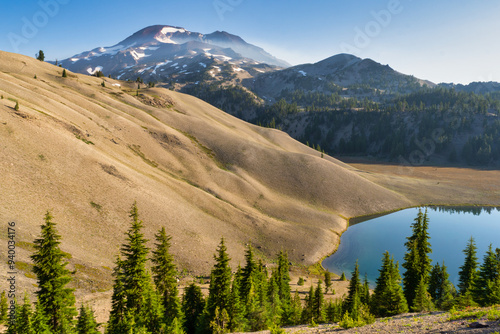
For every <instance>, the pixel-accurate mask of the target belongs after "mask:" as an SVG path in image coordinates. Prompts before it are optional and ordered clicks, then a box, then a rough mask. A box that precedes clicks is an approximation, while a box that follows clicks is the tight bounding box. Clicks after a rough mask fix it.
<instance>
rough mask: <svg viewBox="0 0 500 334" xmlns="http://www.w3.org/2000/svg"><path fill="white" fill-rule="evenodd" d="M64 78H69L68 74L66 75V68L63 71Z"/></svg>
mask: <svg viewBox="0 0 500 334" xmlns="http://www.w3.org/2000/svg"><path fill="white" fill-rule="evenodd" d="M62 77H63V78H67V77H68V74H67V73H66V69H65V68H64V69H63V71H62Z"/></svg>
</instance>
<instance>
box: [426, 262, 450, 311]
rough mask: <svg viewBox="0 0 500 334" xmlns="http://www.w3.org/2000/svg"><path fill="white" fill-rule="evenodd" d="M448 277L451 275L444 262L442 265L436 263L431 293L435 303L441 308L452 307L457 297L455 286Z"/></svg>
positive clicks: (431, 276) (433, 269) (430, 282)
mask: <svg viewBox="0 0 500 334" xmlns="http://www.w3.org/2000/svg"><path fill="white" fill-rule="evenodd" d="M448 278H449V275H448V271H447V270H446V266H445V265H444V262H443V264H442V265H439V263H436V265H435V266H434V267H433V268H432V270H431V274H430V279H429V293H430V295H431V297H432V299H433V301H434V304H435V305H436V306H437V307H439V308H441V309H449V308H451V306H452V304H453V299H454V298H455V296H454V295H455V287H454V286H453V284H452V283H451V282H450V281H449V279H448Z"/></svg>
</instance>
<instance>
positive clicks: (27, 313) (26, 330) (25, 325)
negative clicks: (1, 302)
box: [16, 293, 35, 334]
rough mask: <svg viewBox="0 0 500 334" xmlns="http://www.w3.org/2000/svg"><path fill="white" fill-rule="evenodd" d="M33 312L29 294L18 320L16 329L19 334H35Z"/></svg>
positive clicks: (25, 298) (26, 295) (26, 296)
mask: <svg viewBox="0 0 500 334" xmlns="http://www.w3.org/2000/svg"><path fill="white" fill-rule="evenodd" d="M32 317H33V311H32V310H31V302H30V300H29V298H28V294H27V293H26V294H25V295H24V302H23V305H22V306H21V310H20V311H19V315H18V317H17V319H16V329H17V333H23V334H35V332H34V331H33V324H32Z"/></svg>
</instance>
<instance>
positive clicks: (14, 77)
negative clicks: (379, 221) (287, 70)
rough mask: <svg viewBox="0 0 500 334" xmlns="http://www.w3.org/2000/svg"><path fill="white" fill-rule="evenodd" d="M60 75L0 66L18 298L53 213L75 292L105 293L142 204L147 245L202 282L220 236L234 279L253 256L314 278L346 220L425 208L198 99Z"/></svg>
mask: <svg viewBox="0 0 500 334" xmlns="http://www.w3.org/2000/svg"><path fill="white" fill-rule="evenodd" d="M62 71H63V69H62V68H60V67H56V66H53V65H50V64H48V63H43V62H40V61H38V60H35V59H31V58H28V57H24V56H20V55H15V54H9V53H5V52H0V94H1V95H2V96H3V99H1V100H0V142H1V145H0V147H1V151H2V155H1V156H2V158H1V159H0V171H1V173H0V184H1V189H2V201H1V204H0V222H3V224H5V226H6V225H7V222H8V221H11V220H14V221H16V222H17V235H16V238H17V242H18V249H17V257H18V261H20V262H22V263H26V264H25V265H24V266H23V271H22V273H24V274H25V275H24V276H23V280H24V281H21V283H20V284H21V285H23V284H24V285H25V286H30V285H31V283H32V282H33V281H28V278H27V276H28V277H31V276H32V275H31V274H30V273H29V265H28V263H29V262H30V261H29V259H28V256H29V254H30V251H31V244H30V243H31V242H32V241H33V240H34V239H35V237H37V236H38V234H39V231H40V230H39V225H40V224H41V223H42V220H43V215H44V213H45V212H46V210H48V209H50V210H51V212H52V214H53V216H54V221H55V222H56V223H57V224H58V230H59V232H60V234H61V235H62V237H63V242H62V249H63V250H64V251H65V252H68V253H70V254H71V255H72V259H71V265H72V266H73V267H75V268H76V269H80V270H77V277H79V279H78V280H77V285H78V286H79V287H81V288H84V289H90V290H99V289H106V288H107V285H106V283H105V281H106V280H105V279H104V278H105V277H109V274H110V269H109V268H111V267H112V262H113V260H114V257H115V256H116V254H117V253H118V249H119V245H120V244H121V242H122V241H123V237H124V235H123V232H124V231H125V230H126V228H127V227H128V223H129V219H128V210H129V208H130V207H131V205H132V203H133V202H134V201H137V204H138V207H139V210H140V215H141V218H142V219H143V220H144V222H145V228H146V234H147V237H148V238H149V239H153V234H154V233H155V232H156V231H157V230H158V229H159V228H160V227H161V226H165V227H166V229H167V232H168V233H169V234H171V235H172V236H173V239H172V241H173V246H172V251H173V253H174V254H175V256H176V259H178V261H179V262H180V263H179V266H180V267H181V268H184V269H186V270H188V271H191V272H193V273H195V274H199V273H207V272H208V270H209V268H210V267H211V266H212V253H213V251H214V250H215V248H216V244H217V243H218V241H219V239H220V237H221V236H224V237H225V238H227V241H228V248H229V249H231V250H232V254H231V256H232V257H233V264H234V265H236V264H237V263H238V262H242V259H243V249H244V246H245V244H246V243H252V244H253V245H254V246H255V247H256V248H257V249H258V251H259V252H261V255H263V256H265V257H267V256H273V255H274V254H275V253H276V252H277V251H279V250H280V249H282V248H283V249H287V250H288V251H289V256H290V259H291V260H292V261H293V262H295V263H297V264H304V265H308V264H312V263H314V262H316V261H318V260H319V259H320V258H321V257H323V256H325V255H327V254H328V253H330V252H331V251H333V250H334V249H335V247H336V244H337V243H338V240H339V233H341V232H342V231H344V230H345V229H346V227H347V223H346V219H345V218H347V217H352V216H357V215H362V214H368V213H373V212H379V211H386V210H391V209H396V208H400V207H405V206H409V205H414V204H417V202H414V201H410V200H408V199H406V198H405V197H404V196H403V195H400V194H398V193H396V192H394V191H392V190H388V189H386V188H384V187H382V186H380V185H377V184H376V183H374V182H372V181H369V180H368V179H366V178H364V177H362V176H360V175H361V174H362V173H359V172H356V171H355V170H354V169H353V168H351V167H349V166H347V165H345V164H343V163H341V162H339V161H337V160H335V159H333V158H330V157H328V156H325V157H324V158H322V157H321V155H320V153H318V152H317V151H315V150H313V149H311V148H309V147H307V146H305V145H302V144H300V143H299V142H297V141H295V140H293V139H292V138H290V137H289V136H288V135H287V134H285V133H283V132H280V131H278V130H274V129H264V128H260V127H257V126H253V125H250V124H247V123H245V122H243V121H241V120H239V119H237V118H234V117H232V116H230V115H228V114H225V113H223V112H222V111H220V110H218V109H216V108H214V107H212V106H210V105H208V104H206V103H204V102H202V101H200V100H198V99H196V98H194V97H191V96H188V95H183V94H180V93H176V92H172V91H168V90H165V89H161V88H152V89H145V88H143V89H140V91H139V92H137V86H136V84H132V83H130V84H127V83H125V82H120V81H115V80H112V79H108V78H104V79H103V78H96V77H89V76H85V75H79V74H73V73H71V72H69V71H68V77H66V78H63V77H62ZM16 102H18V103H19V106H20V108H19V110H17V111H16V110H15V105H16ZM1 237H2V239H4V240H5V239H6V234H2V235H1ZM5 257H6V252H0V259H1V260H2V263H5V261H4V259H5ZM5 272H6V270H2V273H5ZM2 275H4V274H2ZM20 276H22V275H20ZM100 278H102V282H101V280H100Z"/></svg>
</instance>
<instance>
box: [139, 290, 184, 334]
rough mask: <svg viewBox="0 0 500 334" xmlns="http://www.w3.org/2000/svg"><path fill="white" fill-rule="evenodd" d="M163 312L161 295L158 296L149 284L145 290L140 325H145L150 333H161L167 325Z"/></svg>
mask: <svg viewBox="0 0 500 334" xmlns="http://www.w3.org/2000/svg"><path fill="white" fill-rule="evenodd" d="M179 307H180V306H179ZM164 314H165V312H164V310H163V305H162V303H161V297H160V296H158V294H157V293H156V291H154V290H153V288H152V287H151V286H149V287H148V290H147V292H146V298H145V304H144V308H143V311H142V315H141V321H140V325H142V326H143V327H145V328H146V329H147V330H148V332H150V333H162V332H164V329H165V328H166V327H167V326H166V325H165V322H164V319H163V315H164ZM174 319H177V318H174ZM172 321H173V319H172ZM172 321H170V322H168V325H170V324H171V322H172ZM181 325H182V323H181Z"/></svg>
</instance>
